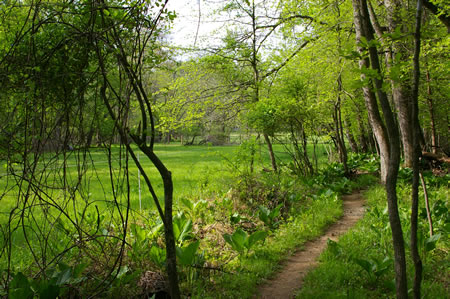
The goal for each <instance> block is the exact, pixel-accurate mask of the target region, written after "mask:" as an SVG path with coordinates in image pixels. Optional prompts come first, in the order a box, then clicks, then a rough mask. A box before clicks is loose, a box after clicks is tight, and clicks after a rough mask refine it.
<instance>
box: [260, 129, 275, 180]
mask: <svg viewBox="0 0 450 299" xmlns="http://www.w3.org/2000/svg"><path fill="white" fill-rule="evenodd" d="M263 135H264V140H265V141H266V144H267V149H268V150H269V156H270V162H271V164H272V169H273V171H275V172H277V171H278V168H277V160H276V159H275V154H274V152H273V148H272V142H271V141H270V137H269V135H267V134H266V133H264V134H263Z"/></svg>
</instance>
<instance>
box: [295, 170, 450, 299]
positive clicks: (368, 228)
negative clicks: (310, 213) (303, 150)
mask: <svg viewBox="0 0 450 299" xmlns="http://www.w3.org/2000/svg"><path fill="white" fill-rule="evenodd" d="M424 176H425V180H426V184H427V186H428V189H429V190H428V193H429V194H428V196H429V198H430V207H431V214H432V218H433V223H434V235H433V237H430V235H429V229H428V222H427V216H426V211H425V206H424V198H423V192H421V194H420V202H421V206H420V210H421V212H420V215H419V218H420V219H419V240H420V241H419V250H420V253H421V258H422V262H423V283H422V298H449V295H448V294H450V290H449V283H450V271H449V269H450V259H449V256H448V250H449V245H450V244H449V239H448V236H449V232H450V216H449V213H448V198H449V189H448V185H447V184H448V180H449V175H446V176H444V177H441V178H439V177H435V176H433V175H431V174H430V173H426V174H424ZM410 179H411V171H410V170H408V169H402V170H401V171H400V174H399V184H398V188H397V193H398V195H399V212H400V217H401V221H402V226H403V232H404V238H405V245H406V246H405V247H406V255H407V260H408V262H407V273H408V286H409V287H410V288H412V279H413V276H414V268H413V265H412V261H411V258H410V250H409V238H410V229H409V227H410V215H411V212H410V200H411V195H410V190H411V185H410ZM364 196H365V197H366V198H367V201H368V209H367V213H366V215H365V216H364V218H363V219H362V220H361V221H360V222H359V223H358V224H357V226H356V227H354V228H353V229H352V230H351V231H350V232H349V233H347V234H345V235H344V236H342V237H341V238H340V239H339V241H338V242H333V241H329V244H328V247H327V249H326V250H325V251H324V252H323V254H322V255H321V257H320V262H321V263H320V266H319V267H318V268H316V269H315V270H313V271H312V272H310V273H309V274H308V275H307V276H306V278H305V284H304V286H303V287H302V289H301V291H300V292H299V293H298V295H297V298H395V284H394V269H393V248H392V239H391V231H390V226H389V220H388V214H387V202H386V194H385V191H384V188H383V187H382V186H381V185H375V186H373V187H371V188H370V189H369V190H367V191H366V192H365V194H364ZM410 292H411V290H410Z"/></svg>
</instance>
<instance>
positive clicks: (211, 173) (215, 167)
mask: <svg viewBox="0 0 450 299" xmlns="http://www.w3.org/2000/svg"><path fill="white" fill-rule="evenodd" d="M238 148H239V147H238V146H181V145H179V144H178V145H177V144H156V146H155V152H156V154H157V155H158V156H159V157H160V159H161V160H162V161H163V162H164V163H165V165H166V166H167V168H168V169H169V170H170V171H171V172H172V175H173V182H174V209H175V211H177V210H179V208H178V206H179V200H180V199H181V198H189V199H191V200H198V199H202V198H213V197H215V196H217V195H218V194H219V195H220V194H223V193H225V192H227V191H228V190H229V189H230V188H233V187H234V186H233V185H232V183H233V182H234V181H233V180H232V179H231V178H232V177H233V176H234V175H235V174H233V173H232V171H233V169H232V168H231V167H230V161H233V160H234V159H235V156H236V151H237V150H238ZM274 149H275V151H276V154H277V156H278V158H279V159H280V161H289V156H288V155H287V154H286V153H285V152H284V149H283V147H282V146H281V145H275V146H274ZM120 150H121V149H120V148H119V147H117V146H116V147H112V151H111V160H112V163H111V168H112V170H113V180H114V185H115V188H116V189H117V190H119V195H118V197H117V200H118V203H119V205H120V209H121V210H122V212H124V211H125V206H126V200H127V198H126V196H125V193H126V188H125V187H124V186H125V185H123V183H124V180H123V177H124V176H123V169H121V168H120V165H119V163H122V165H123V163H125V160H124V159H122V160H121V161H119V156H120ZM122 150H123V149H122ZM138 152H139V151H138ZM139 156H140V161H141V162H142V164H143V167H144V169H145V170H146V171H148V173H149V177H150V180H151V182H152V184H153V187H154V189H155V191H156V193H157V195H158V197H159V198H160V199H162V198H163V191H162V190H163V188H162V187H163V185H162V181H161V179H160V177H159V175H158V173H157V171H156V169H155V168H154V167H153V166H152V164H151V162H150V161H148V160H147V159H146V158H145V156H144V155H143V154H142V153H140V154H139ZM83 159H84V157H83V152H78V151H72V152H68V153H67V157H66V164H67V173H66V176H67V178H68V181H69V185H71V184H70V182H73V183H75V182H76V180H77V179H78V169H77V164H78V162H79V161H83ZM256 159H257V161H255V166H256V171H259V170H258V169H260V168H262V167H263V166H264V167H266V168H270V160H269V155H268V153H267V150H266V147H265V145H264V144H261V145H260V148H259V149H258V153H257V155H256ZM63 161H64V157H63V156H62V155H59V156H56V157H55V155H54V154H53V153H46V154H44V155H42V158H41V159H40V160H39V162H40V163H39V164H38V166H37V169H38V170H39V171H38V173H40V174H45V175H46V176H47V178H46V179H45V186H47V187H43V190H42V191H43V192H45V194H46V196H44V200H45V201H50V202H51V201H54V203H55V204H57V205H60V208H61V209H62V210H64V211H65V212H66V213H67V216H68V217H70V218H72V219H74V218H75V216H77V217H81V216H80V215H79V213H81V212H83V211H84V210H86V212H85V216H83V217H84V218H83V219H84V221H85V222H87V219H88V218H89V217H90V219H91V220H89V221H91V222H92V223H91V224H90V226H94V227H95V226H96V222H97V218H98V217H97V212H96V209H97V208H98V210H99V214H100V215H102V217H103V216H104V217H105V220H104V222H105V226H108V225H107V224H106V222H107V221H106V220H107V219H113V218H116V220H114V221H118V220H117V218H118V210H117V207H115V204H114V201H113V193H112V188H111V180H110V169H109V164H108V155H107V151H106V150H105V149H102V148H93V149H90V150H89V151H88V154H87V156H86V168H85V174H84V176H83V180H82V182H81V188H79V189H78V191H77V193H76V197H75V200H64V198H63V192H62V170H61V169H62V168H61V166H62V163H63ZM3 164H4V162H3V163H2V165H3ZM14 167H15V168H16V169H17V170H20V167H19V166H18V165H16V166H14ZM43 168H46V171H45V172H43V171H42V169H43ZM3 174H4V173H3ZM129 176H130V206H131V210H132V213H131V218H130V221H131V222H142V221H144V222H145V223H150V224H151V223H155V221H157V219H158V216H157V215H156V211H155V208H154V203H153V199H152V198H151V197H150V194H149V192H148V189H147V188H146V186H145V184H144V180H143V178H142V176H141V206H142V211H140V209H139V188H138V169H137V167H136V166H134V163H133V161H131V158H130V162H129ZM16 182H17V181H16V180H15V177H14V176H1V175H0V190H1V192H2V194H1V197H0V225H1V228H2V238H1V241H0V246H1V247H3V242H4V240H5V238H6V232H7V223H8V221H9V217H10V215H11V214H10V212H11V211H12V210H13V209H14V208H16V207H19V208H21V209H23V211H24V212H25V213H23V214H22V213H17V212H18V211H19V210H16V213H15V214H14V218H13V219H12V221H11V223H12V229H15V230H14V232H13V234H12V240H13V242H12V243H13V247H12V256H11V257H12V265H13V267H14V268H15V269H16V270H19V269H23V268H24V267H27V268H28V265H29V263H30V262H31V260H32V258H31V252H30V251H29V250H28V249H27V246H26V244H25V243H26V239H25V236H24V233H23V231H24V230H23V229H22V225H23V224H25V225H24V226H23V227H24V228H25V230H26V231H29V234H28V236H27V238H28V241H29V243H30V244H31V246H32V247H36V250H38V251H42V248H38V247H39V246H41V245H42V244H41V241H42V240H41V239H42V233H40V232H39V230H40V229H41V228H43V229H44V231H47V232H48V233H49V234H50V235H49V236H50V238H49V240H50V241H52V242H54V244H52V246H53V245H55V244H56V245H60V246H61V244H62V243H63V242H64V241H67V242H68V240H67V237H68V234H67V232H66V231H67V230H66V229H67V228H69V231H72V230H73V228H72V229H71V228H70V226H71V224H70V221H69V219H68V217H66V216H64V215H62V214H61V213H60V211H58V209H55V208H53V207H51V206H49V205H41V203H42V199H40V198H36V197H33V194H34V193H33V190H31V193H30V197H29V199H28V202H27V204H25V203H24V196H23V193H22V195H21V196H18V192H19V188H18V186H17V184H16ZM27 187H28V185H27V183H26V182H24V183H23V184H22V189H21V190H22V192H26V189H27ZM47 196H48V197H47ZM24 207H25V208H24ZM83 213H84V212H83ZM22 216H23V219H24V221H22V218H21V217H22ZM57 218H60V219H61V220H62V221H63V224H64V225H65V226H66V228H65V229H64V230H63V231H60V230H55V229H52V228H51V227H52V226H53V225H54V224H55V223H56V222H58V221H59V220H58V221H57V220H56V219H57ZM118 224H119V225H120V223H118ZM116 226H117V223H116ZM33 231H34V232H39V233H37V234H34V233H33ZM30 232H31V233H30ZM58 248H59V247H58V246H57V248H56V249H55V250H57V249H58ZM45 255H48V256H49V257H50V256H51V255H52V252H51V251H49V250H47V251H46V253H45ZM3 257H4V256H3ZM3 257H2V259H1V261H0V268H5V267H6V264H5V263H6V259H5V258H3Z"/></svg>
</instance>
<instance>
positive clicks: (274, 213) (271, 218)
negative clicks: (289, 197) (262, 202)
mask: <svg viewBox="0 0 450 299" xmlns="http://www.w3.org/2000/svg"><path fill="white" fill-rule="evenodd" d="M282 206H283V204H282V203H281V204H279V205H278V206H276V207H275V208H274V209H273V210H269V209H268V208H266V207H265V206H259V212H258V217H259V219H260V220H261V221H262V222H264V224H265V225H267V226H268V227H269V228H270V229H274V228H276V227H277V225H278V221H276V218H277V217H278V216H280V211H281V207H282Z"/></svg>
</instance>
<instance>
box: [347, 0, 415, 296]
mask: <svg viewBox="0 0 450 299" xmlns="http://www.w3.org/2000/svg"><path fill="white" fill-rule="evenodd" d="M352 2H353V11H354V20H355V28H356V38H357V42H358V43H359V41H360V39H361V37H365V39H366V40H367V42H368V44H369V45H371V46H369V48H368V50H369V57H370V67H371V69H373V70H375V71H377V72H378V74H381V73H382V72H381V67H380V62H379V58H378V52H377V48H376V46H375V45H374V44H373V43H372V44H371V41H373V40H374V36H373V28H372V27H371V25H370V23H369V12H368V7H367V2H366V0H353V1H352ZM359 50H360V51H361V50H362V49H359ZM361 54H363V52H362V51H361ZM366 63H367V61H365V60H363V63H362V65H361V66H365V65H366V66H367V64H366ZM373 80H374V83H375V90H376V92H377V96H378V100H379V102H380V106H381V110H382V112H383V117H384V120H385V122H386V131H387V138H388V139H387V140H388V143H387V147H388V156H387V157H386V158H387V162H388V163H387V172H386V180H385V188H386V194H387V201H388V213H389V222H390V225H391V230H392V241H393V247H394V259H395V262H394V269H395V280H396V294H397V298H401V299H406V298H408V288H407V280H406V277H407V275H406V258H405V248H404V240H403V231H402V227H401V222H400V217H399V214H398V204H397V192H396V185H397V176H398V168H399V165H400V138H399V134H398V130H397V125H396V123H395V118H394V114H393V112H392V109H391V107H390V104H389V100H388V97H387V95H386V93H385V92H384V91H383V80H382V79H381V78H380V77H375V78H373ZM366 89H368V88H367V87H366ZM369 92H370V90H369ZM365 95H366V103H367V104H368V105H367V108H368V110H369V117H370V115H372V117H370V120H371V121H373V120H376V119H374V117H373V115H374V114H375V111H371V110H373V109H377V110H378V104H377V102H376V99H373V96H374V95H370V94H367V90H366V91H365ZM378 116H379V114H378ZM380 123H381V121H380V122H378V120H376V122H375V123H372V127H373V129H374V131H375V130H377V126H379V125H380ZM377 134H378V133H377V132H375V136H377ZM377 141H378V139H377ZM385 141H386V140H385ZM379 145H380V152H381V153H383V151H385V149H383V148H381V145H382V144H380V143H379Z"/></svg>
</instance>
